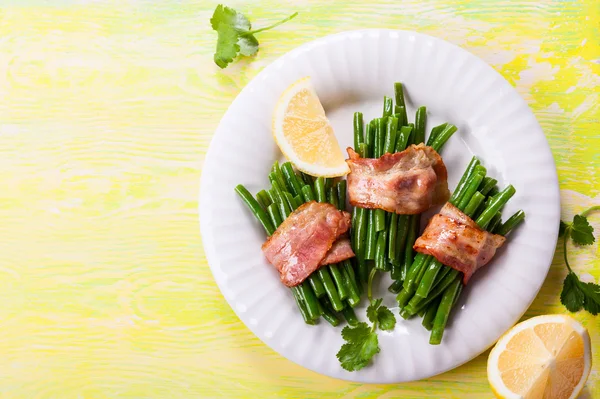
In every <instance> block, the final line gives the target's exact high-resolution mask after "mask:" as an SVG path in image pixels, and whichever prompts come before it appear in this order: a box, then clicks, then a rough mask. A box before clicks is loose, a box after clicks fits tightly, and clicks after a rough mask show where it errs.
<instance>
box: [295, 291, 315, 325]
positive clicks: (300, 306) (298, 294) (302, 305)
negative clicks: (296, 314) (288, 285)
mask: <svg viewBox="0 0 600 399" xmlns="http://www.w3.org/2000/svg"><path fill="white" fill-rule="evenodd" d="M292 294H293V295H294V300H295V301H296V305H298V309H300V314H301V315H302V318H303V319H304V322H305V323H306V324H315V322H314V320H312V319H311V318H310V316H309V315H308V310H307V309H306V304H305V303H304V300H303V299H302V293H301V292H300V288H298V287H292Z"/></svg>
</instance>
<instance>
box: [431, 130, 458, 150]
mask: <svg viewBox="0 0 600 399" xmlns="http://www.w3.org/2000/svg"><path fill="white" fill-rule="evenodd" d="M457 130H458V128H457V127H456V126H454V125H452V124H448V125H447V126H446V127H445V128H444V130H442V131H441V132H440V134H439V135H438V136H437V137H436V138H435V140H434V142H433V143H432V144H431V148H433V149H434V150H436V151H437V152H440V151H441V150H442V147H443V146H444V144H446V141H448V139H449V138H450V137H452V135H453V134H454V133H455V132H456V131H457Z"/></svg>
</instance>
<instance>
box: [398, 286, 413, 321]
mask: <svg viewBox="0 0 600 399" xmlns="http://www.w3.org/2000/svg"><path fill="white" fill-rule="evenodd" d="M414 294H415V289H414V286H412V287H411V288H408V289H407V288H402V291H400V293H399V294H398V295H397V296H396V300H397V301H398V306H399V307H400V308H401V309H402V308H403V307H405V306H406V304H407V303H408V301H409V300H410V298H412V297H413V295H414ZM403 317H404V316H403Z"/></svg>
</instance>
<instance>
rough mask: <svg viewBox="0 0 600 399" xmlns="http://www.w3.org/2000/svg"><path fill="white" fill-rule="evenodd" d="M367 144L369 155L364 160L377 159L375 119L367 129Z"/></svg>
mask: <svg viewBox="0 0 600 399" xmlns="http://www.w3.org/2000/svg"><path fill="white" fill-rule="evenodd" d="M365 129H366V130H365V144H366V145H367V153H366V154H365V156H364V158H377V157H376V156H375V141H376V140H375V133H376V131H377V121H376V120H375V119H373V120H372V121H371V122H369V124H368V125H367V126H366V127H365Z"/></svg>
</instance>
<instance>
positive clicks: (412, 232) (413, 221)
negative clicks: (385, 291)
mask: <svg viewBox="0 0 600 399" xmlns="http://www.w3.org/2000/svg"><path fill="white" fill-rule="evenodd" d="M417 222H418V218H417V217H416V215H411V216H410V217H409V220H408V221H407V223H409V226H408V232H407V234H406V242H405V244H404V263H405V264H406V266H405V268H406V269H407V270H410V269H409V265H414V262H413V260H414V258H413V257H414V251H413V245H414V243H415V240H416V239H417ZM417 256H418V255H417ZM411 268H412V266H411ZM407 274H408V273H407ZM409 278H410V277H408V276H407V277H406V279H405V280H404V284H405V286H406V285H407V284H413V283H414V280H409Z"/></svg>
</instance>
